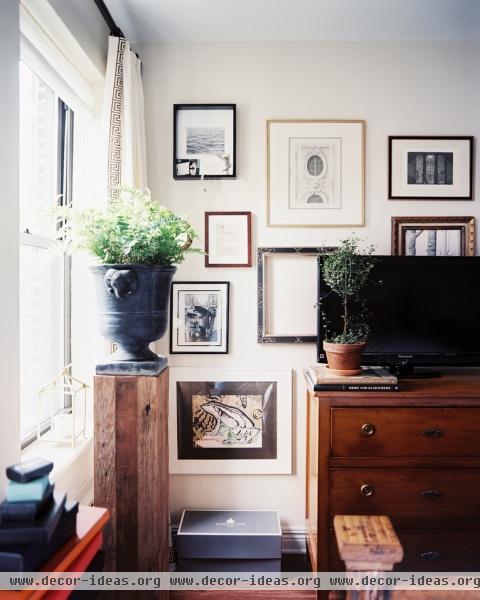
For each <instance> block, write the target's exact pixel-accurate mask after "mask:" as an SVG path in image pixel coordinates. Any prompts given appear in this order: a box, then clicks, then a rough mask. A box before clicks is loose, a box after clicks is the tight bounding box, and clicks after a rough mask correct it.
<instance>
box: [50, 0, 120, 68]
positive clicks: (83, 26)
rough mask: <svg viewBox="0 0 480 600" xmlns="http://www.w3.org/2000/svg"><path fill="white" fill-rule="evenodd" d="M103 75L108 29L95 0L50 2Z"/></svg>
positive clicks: (51, 0)
mask: <svg viewBox="0 0 480 600" xmlns="http://www.w3.org/2000/svg"><path fill="white" fill-rule="evenodd" d="M48 2H49V3H50V4H51V6H52V7H53V9H54V10H55V12H56V13H57V14H58V16H59V17H60V18H61V19H62V21H63V22H64V23H65V25H66V26H67V27H68V29H69V30H70V32H71V33H72V34H73V36H74V37H75V38H76V40H77V42H78V43H79V44H80V46H81V47H82V48H83V50H84V51H85V52H86V53H87V55H88V56H89V58H90V59H91V60H92V62H93V63H94V64H95V66H96V67H97V69H98V70H99V71H100V72H101V73H105V68H106V66H107V52H108V36H109V34H110V30H109V28H108V27H107V25H106V23H105V21H104V19H103V17H102V15H101V14H100V11H99V10H98V8H97V7H96V6H95V3H94V2H93V0H87V1H86V0H48Z"/></svg>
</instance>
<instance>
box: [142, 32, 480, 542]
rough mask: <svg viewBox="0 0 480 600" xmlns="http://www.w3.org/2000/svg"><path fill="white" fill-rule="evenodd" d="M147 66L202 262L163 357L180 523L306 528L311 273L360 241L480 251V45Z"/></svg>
mask: <svg viewBox="0 0 480 600" xmlns="http://www.w3.org/2000/svg"><path fill="white" fill-rule="evenodd" d="M139 51H140V54H141V56H142V61H143V65H144V71H143V81H144V87H145V102H146V125H147V149H148V160H149V163H148V182H149V186H150V187H151V189H152V193H153V194H154V195H155V197H157V198H159V199H160V202H162V203H164V204H165V205H166V206H168V207H169V208H172V209H173V210H174V211H175V212H176V213H177V214H180V215H184V216H186V217H187V218H188V220H189V221H190V222H191V223H192V225H193V226H194V227H195V228H196V230H197V231H198V233H199V239H197V240H196V241H195V244H194V245H195V247H196V248H198V249H200V250H202V251H203V253H204V254H192V255H191V256H189V258H188V260H186V261H185V262H184V263H182V265H180V266H179V268H178V272H177V274H176V276H175V278H174V286H173V291H172V302H171V311H172V315H171V316H172V318H171V332H170V336H165V338H164V339H163V340H161V341H160V342H159V343H158V344H157V350H158V351H159V352H160V353H162V354H165V355H167V356H168V360H169V367H170V380H171V383H172V385H171V388H170V394H171V396H170V419H171V423H170V428H169V430H170V431H174V432H175V438H174V437H173V435H172V439H171V440H170V444H171V446H170V461H171V474H172V477H171V495H170V509H171V513H172V520H173V522H174V523H175V521H176V520H177V519H178V518H179V515H180V514H181V510H182V508H184V507H185V506H190V507H192V506H193V505H194V506H195V507H202V508H224V507H225V506H228V507H232V506H235V507H239V508H252V509H258V508H263V509H271V508H276V509H278V510H279V511H280V514H281V519H282V525H283V526H284V527H286V530H291V531H293V532H301V530H302V528H303V527H304V516H305V514H304V502H303V498H304V494H305V460H306V456H305V446H306V421H307V419H306V402H305V394H306V390H305V381H304V377H303V370H304V369H307V368H308V367H309V366H311V365H312V364H313V363H314V362H315V361H316V356H317V355H316V344H315V341H314V340H315V336H316V332H317V328H316V319H317V311H316V308H315V303H316V299H317V263H318V261H317V257H318V255H319V254H320V253H321V252H322V251H324V249H325V248H329V247H335V246H336V245H337V244H338V242H339V241H340V240H342V239H343V238H345V237H347V236H348V235H349V234H350V233H352V232H354V233H356V234H358V235H359V236H360V237H362V238H365V240H366V243H368V244H370V243H373V244H376V251H377V253H378V254H390V253H394V254H412V253H416V254H418V255H421V254H426V253H427V252H429V253H434V254H438V255H443V254H453V255H455V254H460V255H461V254H468V255H470V254H472V253H475V252H478V251H479V244H478V239H477V240H476V239H475V234H476V220H478V218H480V205H479V204H478V198H477V196H478V194H477V193H476V190H478V181H479V178H478V175H479V157H478V156H477V155H478V152H476V146H477V142H478V136H479V135H480V125H479V123H478V106H479V105H480V88H479V86H478V78H477V79H476V78H475V77H473V76H472V73H477V72H478V65H477V63H478V52H479V51H480V43H479V44H473V45H472V44H471V43H468V44H467V43H453V42H452V43H447V42H429V43H428V44H422V43H419V44H415V43H411V42H408V43H407V42H399V43H347V42H338V43H334V42H321V43H320V42H319V43H316V42H312V43H300V42H299V43H296V42H295V43H287V42H282V43H255V42H252V43H238V44H237V43H233V42H232V43H219V44H206V43H198V44H182V43H180V44H168V43H166V44H162V45H155V44H152V45H150V44H148V45H144V46H142V47H141V48H139ZM475 179H476V181H477V186H475ZM287 375H289V377H287ZM275 406H276V410H274V407H275ZM218 422H220V423H221V425H220V426H219V427H218V428H217V425H216V424H217V423H218ZM227 422H228V423H229V424H230V427H228V426H227V425H226V423H227ZM187 424H188V425H187ZM172 428H173V430H172ZM286 449H289V450H290V453H289V454H288V453H286ZM292 535H293V534H292ZM298 537H299V538H300V537H301V535H300V533H299V536H298ZM302 539H303V538H302Z"/></svg>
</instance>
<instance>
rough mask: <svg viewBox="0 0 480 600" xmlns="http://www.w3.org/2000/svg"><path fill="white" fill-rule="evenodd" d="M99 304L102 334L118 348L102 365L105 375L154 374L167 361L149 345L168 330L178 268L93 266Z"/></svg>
mask: <svg viewBox="0 0 480 600" xmlns="http://www.w3.org/2000/svg"><path fill="white" fill-rule="evenodd" d="M90 270H91V272H92V274H93V277H94V281H95V292H96V297H97V306H98V324H99V329H100V333H101V334H102V335H103V336H104V337H105V338H107V339H108V340H112V341H114V342H115V343H116V344H117V346H118V349H117V350H116V352H115V353H114V354H112V355H111V356H109V357H108V359H107V360H106V361H105V362H103V363H100V364H98V365H97V373H99V374H100V373H101V374H103V375H107V374H109V375H119V374H120V375H122V374H124V375H142V374H144V375H154V374H158V373H160V372H161V371H162V370H163V369H164V368H165V366H166V364H167V359H166V358H165V357H164V356H158V355H157V354H155V352H152V350H150V348H149V344H150V343H151V342H154V341H156V340H159V339H160V338H161V337H163V335H164V334H165V332H166V330H167V325H168V308H169V299H170V290H171V287H172V279H173V276H174V274H175V272H176V270H177V269H176V267H173V266H169V267H162V266H151V265H140V264H132V265H128V264H121V265H118V264H117V265H98V266H94V267H91V268H90Z"/></svg>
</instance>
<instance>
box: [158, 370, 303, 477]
mask: <svg viewBox="0 0 480 600" xmlns="http://www.w3.org/2000/svg"><path fill="white" fill-rule="evenodd" d="M169 375H170V388H169V416H168V430H169V457H170V458H169V465H170V473H171V474H180V475H191V474H195V475H201V474H231V475H237V474H244V475H245V474H252V475H255V474H290V473H291V472H292V372H291V371H290V370H288V369H286V370H285V369H284V370H277V369H268V370H243V369H242V370H239V369H223V368H214V367H212V368H208V367H207V368H201V367H170V370H169ZM195 382H197V383H198V384H199V387H200V388H201V389H202V390H203V389H205V384H216V385H214V387H219V388H225V386H226V385H228V383H230V382H231V383H232V385H234V384H238V383H241V382H246V383H252V384H268V383H272V382H274V383H275V384H276V388H275V389H276V392H275V399H276V409H275V411H274V414H275V415H276V418H275V420H276V422H275V423H273V424H272V426H273V427H274V430H275V440H276V442H275V443H276V449H275V457H274V458H268V459H262V458H248V449H247V450H246V452H244V453H243V454H244V455H245V456H243V457H242V458H232V459H229V458H228V457H223V458H221V459H217V458H214V457H213V458H199V459H191V458H189V459H181V458H179V454H180V453H181V450H180V446H179V440H180V430H181V426H180V424H179V419H182V410H184V409H185V404H184V401H183V399H182V394H181V393H179V389H180V386H179V384H193V385H191V389H194V384H195ZM188 410H191V408H190V409H189V408H188V407H187V411H188ZM185 416H186V418H187V419H189V418H191V417H190V416H189V415H188V414H187V415H185ZM192 428H193V419H192ZM192 447H193V446H192ZM254 450H255V448H254ZM227 453H228V449H226V450H224V451H223V454H224V456H226V454H227ZM211 454H213V453H211Z"/></svg>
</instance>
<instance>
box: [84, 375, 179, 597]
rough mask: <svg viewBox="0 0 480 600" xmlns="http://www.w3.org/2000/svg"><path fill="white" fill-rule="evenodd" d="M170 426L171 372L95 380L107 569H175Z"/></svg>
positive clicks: (98, 494)
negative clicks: (106, 516)
mask: <svg viewBox="0 0 480 600" xmlns="http://www.w3.org/2000/svg"><path fill="white" fill-rule="evenodd" d="M167 424H168V369H165V370H164V371H162V373H160V374H159V375H157V376H153V377H148V376H141V375H139V376H124V375H122V376H119V375H97V376H96V377H95V504H96V505H97V506H104V507H106V508H108V509H109V511H110V513H111V521H110V523H109V525H108V526H107V528H106V530H105V551H106V563H105V571H168V559H169V551H168V435H167ZM144 594H145V597H150V598H152V597H154V596H153V593H152V592H144ZM167 595H168V592H161V593H157V594H156V595H155V597H157V598H166V597H167Z"/></svg>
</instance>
